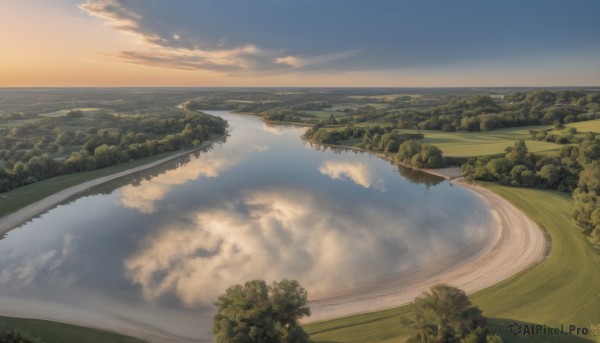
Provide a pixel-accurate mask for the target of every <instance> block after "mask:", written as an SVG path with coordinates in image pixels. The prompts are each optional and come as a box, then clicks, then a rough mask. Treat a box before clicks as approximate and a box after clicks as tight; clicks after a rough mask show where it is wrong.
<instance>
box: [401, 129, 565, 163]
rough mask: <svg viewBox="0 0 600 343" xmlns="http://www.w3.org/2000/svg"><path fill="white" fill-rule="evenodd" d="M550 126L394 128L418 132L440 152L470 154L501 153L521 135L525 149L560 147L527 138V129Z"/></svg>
mask: <svg viewBox="0 0 600 343" xmlns="http://www.w3.org/2000/svg"><path fill="white" fill-rule="evenodd" d="M545 128H550V126H548V125H536V126H522V127H511V128H505V129H498V130H494V131H485V132H443V131H433V130H398V132H405V133H417V132H420V133H422V134H423V135H424V136H425V138H423V139H422V140H421V142H423V143H429V144H433V145H435V146H437V147H438V148H440V149H441V150H442V152H443V153H444V156H450V157H471V156H486V155H498V154H503V153H504V149H506V148H507V147H511V146H513V144H514V142H515V141H517V140H519V139H524V140H525V143H526V144H527V148H528V149H529V152H534V153H541V154H546V153H552V152H557V151H558V150H560V148H561V145H559V144H555V143H548V142H541V141H535V140H531V139H528V138H529V130H540V129H545Z"/></svg>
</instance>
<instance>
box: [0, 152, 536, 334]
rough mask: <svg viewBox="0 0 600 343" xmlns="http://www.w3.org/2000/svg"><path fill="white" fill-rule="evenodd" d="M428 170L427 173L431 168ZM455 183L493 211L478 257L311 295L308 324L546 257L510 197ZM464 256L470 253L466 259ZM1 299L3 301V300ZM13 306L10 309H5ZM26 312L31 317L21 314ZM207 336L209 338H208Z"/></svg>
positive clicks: (8, 222) (107, 320)
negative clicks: (489, 234)
mask: <svg viewBox="0 0 600 343" xmlns="http://www.w3.org/2000/svg"><path fill="white" fill-rule="evenodd" d="M210 144H213V142H207V144H206V145H205V146H203V147H206V146H209V145H210ZM203 147H202V148H203ZM189 153H190V151H186V152H181V153H178V154H175V155H172V156H169V157H166V158H164V159H161V160H159V161H155V162H152V163H149V164H147V165H144V166H140V167H137V168H133V169H130V170H127V171H123V172H120V173H117V174H113V175H109V176H105V177H102V178H98V179H95V180H92V181H89V182H85V183H83V184H80V185H77V186H74V187H71V188H68V189H65V190H63V191H61V192H59V193H56V194H54V195H52V196H50V197H48V198H45V199H43V200H41V201H38V202H36V203H34V204H32V205H29V206H27V207H25V208H23V209H21V210H19V211H17V212H14V213H12V214H10V215H7V216H5V217H3V218H1V219H0V232H5V231H7V230H10V229H11V228H13V227H15V226H17V225H19V224H21V223H23V222H25V221H27V220H29V219H30V218H32V217H34V216H36V215H39V214H41V213H44V212H45V211H47V210H49V209H50V208H52V207H54V206H56V205H57V204H59V203H60V202H62V201H64V200H66V199H68V198H69V197H71V196H73V195H76V194H77V193H79V192H82V191H84V190H86V189H88V188H90V187H93V186H96V185H100V184H102V183H104V182H107V181H110V180H114V179H116V178H119V177H122V176H125V175H128V174H132V173H135V172H138V171H142V170H144V169H148V168H152V167H154V166H157V165H160V164H162V163H165V162H167V161H169V160H172V159H175V158H178V157H181V156H183V155H186V154H189ZM380 157H383V156H380ZM424 171H425V172H428V170H424ZM455 173H456V170H455V169H454V170H448V171H447V172H444V173H440V176H443V177H446V178H451V177H452V176H455V175H454V174H455ZM446 174H448V175H446ZM452 183H453V184H455V185H458V186H460V187H464V188H466V189H468V190H470V191H472V192H474V194H476V195H477V196H478V197H479V198H480V199H481V201H483V202H484V203H485V204H486V206H487V207H488V208H489V209H490V211H491V213H492V217H493V219H492V220H491V221H490V223H489V225H488V227H489V230H491V231H493V239H492V240H491V243H490V244H489V245H487V246H486V247H485V248H484V249H483V250H481V251H479V253H477V254H475V255H473V254H472V252H469V251H465V252H463V253H461V254H459V255H456V256H451V257H449V258H447V259H444V260H443V261H437V262H436V263H432V264H429V265H427V266H423V267H419V268H415V269H414V270H409V271H405V272H402V273H398V274H394V275H391V276H389V277H387V278H385V279H381V280H375V281H373V282H368V283H365V284H363V285H360V286H357V287H353V288H351V289H344V290H337V291H335V292H328V293H327V294H319V295H313V297H312V300H311V302H310V307H311V310H312V313H313V315H312V316H311V317H310V318H309V320H307V321H306V322H315V321H321V320H327V319H333V318H339V317H344V316H348V315H352V314H358V313H365V312H372V311H377V310H382V309H388V308H393V307H397V306H401V305H404V304H407V303H409V302H411V301H413V300H414V298H415V297H416V296H418V295H419V294H420V293H421V292H423V291H425V290H427V289H428V288H429V287H431V286H432V285H434V284H437V283H442V282H443V283H448V284H450V285H454V286H456V287H459V288H461V289H463V290H465V291H466V292H467V293H473V292H475V291H478V290H481V289H484V288H486V287H489V286H491V285H494V284H496V283H498V282H500V281H502V280H505V279H506V278H508V277H510V276H512V275H515V274H516V273H518V272H520V271H522V270H524V269H527V268H528V267H530V266H532V265H534V264H536V263H539V262H540V261H542V260H543V259H544V254H545V251H546V246H547V244H548V242H547V240H546V236H545V234H544V232H543V231H542V230H541V229H540V228H539V227H538V226H537V225H536V224H535V223H534V222H533V221H532V220H531V219H530V218H528V217H527V216H526V215H525V214H524V213H522V212H521V211H519V210H518V209H517V208H516V207H514V206H513V205H512V204H510V203H509V202H508V201H506V200H504V199H503V198H501V197H500V196H498V195H496V194H495V193H493V192H491V191H490V190H487V189H485V188H483V187H480V186H477V185H471V184H467V183H465V182H463V181H461V180H454V181H452ZM465 256H471V257H468V258H467V257H465ZM1 300H2V299H0V303H2V301H1ZM4 300H5V301H4V304H5V305H8V303H9V302H10V301H6V300H9V299H4ZM12 305H13V306H12V307H11V306H7V307H5V308H4V311H2V312H3V313H4V314H5V315H13V316H25V317H35V318H40V317H43V319H49V320H59V321H63V322H69V323H75V324H79V325H87V326H92V327H97V328H103V329H109V330H113V331H117V332H122V333H125V334H129V335H133V336H137V337H140V338H143V339H146V340H148V341H151V342H188V341H191V340H190V339H189V338H185V337H180V336H179V337H178V336H174V335H172V334H170V333H167V332H165V331H162V330H160V329H159V328H157V327H149V326H148V325H144V324H141V323H135V322H132V321H130V320H128V319H126V318H121V317H119V316H118V315H117V314H111V315H106V314H104V315H103V314H97V315H98V316H96V317H94V316H89V315H88V316H85V315H82V314H81V313H77V312H78V311H77V310H75V309H73V311H71V312H69V311H59V312H61V313H62V314H63V315H61V316H58V317H53V315H52V313H56V312H54V311H53V308H52V306H50V305H48V306H47V308H46V309H45V310H46V311H41V312H43V313H45V314H46V315H44V314H42V313H40V311H38V310H43V309H44V308H39V307H38V306H39V304H37V305H36V304H33V303H32V304H29V306H28V305H27V304H23V303H21V304H12ZM9 308H10V309H11V310H9V311H7V309H9ZM25 312H26V313H27V315H23V313H25ZM65 313H66V314H65ZM69 313H70V314H71V315H69ZM203 338H204V339H207V340H209V339H210V337H203Z"/></svg>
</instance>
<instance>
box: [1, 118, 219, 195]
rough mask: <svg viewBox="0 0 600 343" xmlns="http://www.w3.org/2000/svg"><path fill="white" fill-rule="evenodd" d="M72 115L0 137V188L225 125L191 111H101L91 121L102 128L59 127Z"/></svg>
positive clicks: (124, 157)
mask: <svg viewBox="0 0 600 343" xmlns="http://www.w3.org/2000/svg"><path fill="white" fill-rule="evenodd" d="M74 118H78V116H77V114H75V115H67V116H65V117H57V118H43V119H41V120H39V121H36V122H34V123H30V124H27V125H23V126H18V127H13V128H11V129H10V131H9V132H7V134H6V136H3V138H1V139H0V148H2V149H1V150H0V158H2V159H3V160H4V161H6V162H5V163H3V166H2V167H0V192H5V191H8V190H11V189H14V188H17V187H20V186H23V185H26V184H30V183H33V182H36V181H39V180H43V179H47V178H50V177H53V176H57V175H63V174H70V173H76V172H82V171H88V170H94V169H98V168H104V167H107V166H111V165H115V164H118V163H121V162H126V161H130V160H133V159H138V158H142V157H147V156H152V155H155V154H159V153H163V152H170V151H176V150H180V149H183V148H187V147H192V146H198V145H200V144H201V143H202V142H203V141H205V140H206V139H207V138H208V137H209V135H210V134H211V133H215V134H224V133H225V130H226V127H227V123H226V121H224V120H223V119H221V118H218V117H213V116H208V115H206V114H203V113H197V112H191V111H187V112H186V113H184V114H183V115H180V116H172V117H169V116H163V115H157V114H150V115H135V116H119V115H113V114H108V113H102V112H101V113H99V114H97V115H96V118H95V119H96V123H98V124H101V125H102V126H103V128H102V129H97V128H96V127H88V128H87V130H86V131H85V132H84V131H83V130H81V129H78V130H69V131H67V130H64V127H65V126H64V125H61V124H64V123H65V122H67V123H70V122H71V121H72V120H73V119H74ZM61 127H62V128H63V129H61ZM4 130H6V129H4Z"/></svg>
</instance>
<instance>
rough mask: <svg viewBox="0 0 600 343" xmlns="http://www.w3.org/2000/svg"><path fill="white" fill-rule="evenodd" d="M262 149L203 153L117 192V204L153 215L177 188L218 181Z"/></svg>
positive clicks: (239, 148) (249, 148) (238, 149)
mask: <svg viewBox="0 0 600 343" xmlns="http://www.w3.org/2000/svg"><path fill="white" fill-rule="evenodd" d="M266 149H267V147H266V146H264V145H255V144H246V145H243V146H241V147H237V148H236V149H227V151H226V152H221V153H219V154H215V153H203V154H201V155H200V156H199V157H198V158H195V159H192V160H191V161H190V162H189V163H187V164H185V165H183V166H180V167H178V168H176V169H173V170H169V171H167V172H166V173H164V174H161V175H159V176H156V177H154V178H152V179H151V180H144V181H142V182H141V183H140V184H138V185H127V186H125V187H123V188H122V189H121V191H120V193H121V194H120V198H119V200H118V201H119V203H120V204H121V205H123V206H125V207H127V208H131V209H135V210H138V211H139V212H141V213H154V212H155V211H156V202H158V201H160V200H161V199H163V198H164V197H165V195H166V194H167V193H168V192H169V191H170V190H171V188H173V187H174V186H176V185H181V184H184V183H186V182H187V181H191V180H196V179H198V178H199V177H202V176H204V177H211V178H212V177H217V176H219V173H221V172H223V171H225V170H228V169H230V168H231V167H233V166H235V165H236V164H239V163H241V162H242V161H244V160H245V159H246V158H247V157H248V156H249V155H250V154H252V153H254V152H258V151H264V150H266Z"/></svg>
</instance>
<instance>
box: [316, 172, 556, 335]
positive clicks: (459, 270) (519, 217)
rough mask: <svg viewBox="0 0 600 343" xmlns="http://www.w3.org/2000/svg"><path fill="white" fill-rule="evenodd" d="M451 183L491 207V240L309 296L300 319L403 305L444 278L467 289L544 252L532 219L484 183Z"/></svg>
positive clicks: (527, 263) (526, 265)
mask: <svg viewBox="0 0 600 343" xmlns="http://www.w3.org/2000/svg"><path fill="white" fill-rule="evenodd" d="M457 183H458V184H459V185H460V186H461V187H464V188H466V189H468V190H470V191H472V192H474V193H475V194H476V195H477V196H478V197H479V198H480V199H481V200H482V201H483V202H484V203H485V204H486V205H487V207H488V208H489V209H490V211H491V212H492V214H493V216H494V222H493V225H494V228H493V229H495V230H496V232H497V234H496V237H495V238H494V240H493V242H492V244H490V245H489V246H488V247H487V248H485V249H484V250H483V251H482V252H480V253H479V254H478V255H477V256H475V257H473V258H471V259H469V260H466V261H463V262H462V263H460V264H459V265H452V266H448V265H443V264H442V265H430V266H427V267H426V268H419V269H418V270H412V271H407V272H403V273H400V274H397V275H394V276H393V277H391V278H389V279H387V280H385V281H384V282H381V283H378V284H374V285H371V286H368V287H367V286H365V287H363V288H358V289H355V290H351V291H349V292H345V293H344V294H340V295H338V296H334V297H329V298H324V299H322V300H316V301H312V302H311V304H310V305H311V310H312V311H313V315H312V316H311V317H310V318H309V319H308V320H306V321H305V322H306V323H309V322H318V321H324V320H330V319H336V318H341V317H346V316H350V315H355V314H360V313H367V312H374V311H379V310H385V309H390V308H395V307H399V306H402V305H406V304H408V303H410V302H412V301H413V300H414V299H415V297H417V296H418V295H420V294H421V293H422V292H423V291H426V290H428V289H429V288H430V287H431V286H433V285H435V284H437V283H447V284H450V285H452V286H455V287H458V288H461V289H463V290H464V291H465V292H467V293H469V294H470V293H473V292H476V291H479V290H482V289H485V288H487V287H490V286H492V285H494V284H497V283H499V282H501V281H503V280H506V279H507V278H509V277H511V276H513V275H515V274H517V273H519V272H521V271H523V270H525V269H527V268H529V267H531V266H533V265H535V264H537V263H539V262H541V261H542V260H543V259H544V258H545V251H546V244H547V242H546V237H545V234H544V232H543V231H542V230H541V229H540V228H539V227H538V225H537V224H536V223H535V222H534V221H533V220H531V219H530V218H529V217H527V216H526V215H525V214H524V213H523V212H521V211H520V210H518V209H517V208H516V207H514V205H512V204H510V203H509V202H508V201H507V200H505V199H504V198H502V197H500V196H499V195H496V194H495V193H493V192H492V191H490V190H488V189H485V188H483V187H481V186H477V185H470V184H467V183H465V182H463V181H458V182H457ZM446 268H447V270H444V269H446Z"/></svg>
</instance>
